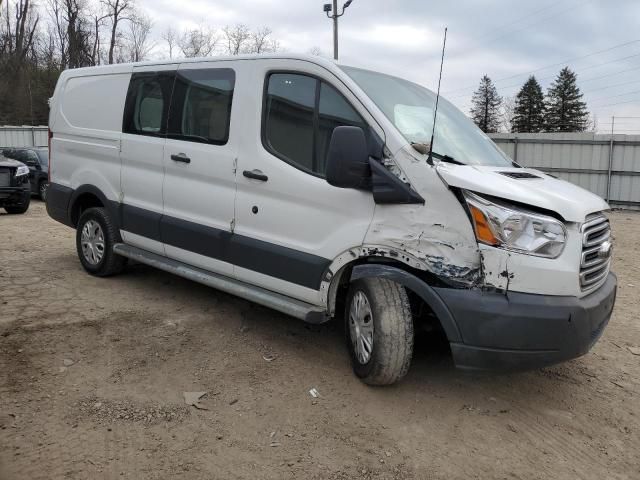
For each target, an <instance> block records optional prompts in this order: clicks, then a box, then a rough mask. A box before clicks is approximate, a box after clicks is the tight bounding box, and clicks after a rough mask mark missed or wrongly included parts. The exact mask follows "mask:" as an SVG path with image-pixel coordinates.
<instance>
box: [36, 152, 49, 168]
mask: <svg viewBox="0 0 640 480" xmlns="http://www.w3.org/2000/svg"><path fill="white" fill-rule="evenodd" d="M35 152H36V155H38V158H39V159H40V164H41V165H44V166H47V165H49V151H48V150H36V151H35Z"/></svg>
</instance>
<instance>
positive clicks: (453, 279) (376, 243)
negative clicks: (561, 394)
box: [47, 54, 616, 384]
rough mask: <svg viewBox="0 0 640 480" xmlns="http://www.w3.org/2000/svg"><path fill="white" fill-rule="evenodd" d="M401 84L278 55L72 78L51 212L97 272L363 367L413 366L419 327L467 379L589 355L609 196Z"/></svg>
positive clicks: (377, 380)
mask: <svg viewBox="0 0 640 480" xmlns="http://www.w3.org/2000/svg"><path fill="white" fill-rule="evenodd" d="M434 105H435V95H434V94H433V93H432V92H431V91H429V90H427V89H425V88H423V87H421V86H419V85H416V84H414V83H411V82H408V81H406V80H403V79H401V78H396V77H393V76H388V75H384V74H381V73H376V72H373V71H368V70H360V69H356V68H350V67H345V66H340V65H336V64H334V63H332V62H329V61H325V60H322V59H320V58H317V57H307V56H296V55H288V54H287V55H276V56H260V57H233V58H215V59H211V58H208V59H183V60H174V61H167V62H155V63H141V64H128V65H113V66H105V67H96V68H83V69H77V70H67V71H65V72H64V73H63V74H62V75H61V76H60V79H59V81H58V84H57V86H56V90H55V94H54V96H53V98H52V102H51V116H50V122H49V128H50V150H51V153H50V187H49V194H48V199H47V209H48V212H49V214H50V216H51V217H53V218H54V219H56V220H58V221H60V222H62V223H64V224H66V225H69V226H71V227H73V228H75V229H76V230H77V242H76V243H77V245H76V246H77V251H78V256H79V257H80V262H81V263H82V265H83V267H84V268H85V269H86V270H87V271H88V272H89V273H91V274H93V275H98V276H106V275H112V274H115V273H117V272H119V271H121V270H122V268H123V266H124V265H125V261H126V259H127V258H128V259H133V260H135V261H138V262H142V263H145V264H148V265H152V266H154V267H157V268H159V269H162V270H165V271H168V272H172V273H175V274H177V275H181V276H183V277H186V278H189V279H192V280H194V281H197V282H201V283H204V284H207V285H210V286H213V287H215V288H217V289H219V290H223V291H225V292H229V293H232V294H235V295H238V296H240V297H243V298H246V299H249V300H252V301H254V302H257V303H259V304H262V305H266V306H268V307H271V308H273V309H275V310H279V311H281V312H284V313H286V314H289V315H292V316H294V317H298V318H301V319H303V320H306V321H308V322H313V323H321V322H325V321H327V320H329V319H330V318H332V317H334V316H336V317H338V318H340V319H342V318H344V322H345V332H346V338H347V345H348V348H349V352H350V354H351V358H352V363H353V367H354V370H355V373H356V374H357V375H358V376H359V377H360V378H362V379H363V381H365V382H367V383H369V384H389V383H393V382H395V381H397V380H398V379H400V378H401V377H402V376H403V375H405V374H406V372H407V370H408V368H409V364H410V361H411V357H412V353H413V338H414V329H417V328H422V327H423V326H425V325H427V326H430V327H432V328H433V327H435V328H438V329H441V331H442V332H443V333H444V334H445V335H446V337H447V339H448V341H449V343H450V345H451V352H452V355H453V360H454V362H455V364H456V365H457V366H458V367H461V368H467V369H526V368H535V367H539V366H543V365H548V364H552V363H556V362H560V361H564V360H567V359H571V358H575V357H577V356H580V355H583V354H584V353H586V352H587V351H588V350H589V349H590V347H591V346H592V345H593V344H594V343H595V342H596V341H597V339H598V338H599V337H600V335H601V334H602V331H603V329H604V327H605V325H606V324H607V322H608V320H609V317H610V315H611V311H612V309H613V305H614V301H615V295H616V277H615V276H614V275H613V274H612V273H610V272H609V267H610V261H611V237H610V229H609V221H608V220H607V217H606V216H605V215H604V214H603V212H604V211H606V210H607V209H608V205H607V204H606V203H605V202H604V201H603V200H602V199H601V198H599V197H597V196H595V195H593V194H591V193H589V192H587V191H585V190H582V189H580V188H578V187H576V186H574V185H572V184H569V183H567V182H564V181H562V180H558V179H556V178H555V177H552V176H550V175H546V174H544V173H542V172H540V171H536V170H532V169H527V168H522V167H520V166H519V165H518V164H516V163H514V162H513V161H512V160H511V159H509V158H507V157H506V156H505V155H503V154H502V153H501V152H500V150H499V149H498V148H497V147H496V146H495V145H494V144H493V142H492V141H491V140H490V139H489V138H488V137H486V136H485V135H484V134H483V133H482V132H481V131H480V130H478V129H477V128H476V127H475V126H474V125H473V123H471V122H470V121H469V120H468V119H467V118H466V117H465V115H464V114H462V113H461V112H460V111H458V110H457V109H456V108H455V107H453V106H452V105H451V104H450V103H448V102H446V101H443V100H441V101H440V107H439V111H438V121H437V126H436V132H435V141H434V145H433V154H432V156H429V155H428V154H427V153H426V152H427V151H428V145H426V143H428V142H429V139H430V137H431V129H432V124H433V113H434V112H433V109H434Z"/></svg>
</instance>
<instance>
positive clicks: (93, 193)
mask: <svg viewBox="0 0 640 480" xmlns="http://www.w3.org/2000/svg"><path fill="white" fill-rule="evenodd" d="M113 203H114V202H111V201H109V199H108V198H107V196H106V195H105V194H104V193H103V192H102V191H101V190H100V189H99V188H98V187H96V186H94V185H81V186H79V187H78V188H76V189H75V190H74V192H73V194H72V195H71V200H70V202H69V222H70V224H71V225H72V226H73V227H74V228H75V227H76V226H77V225H78V220H79V219H80V215H82V212H83V211H85V210H86V209H87V208H92V207H102V208H106V209H107V211H108V213H109V215H110V217H111V219H112V221H113V222H114V223H115V225H116V227H117V226H118V225H119V223H120V222H119V216H118V209H117V208H115V207H114V205H113Z"/></svg>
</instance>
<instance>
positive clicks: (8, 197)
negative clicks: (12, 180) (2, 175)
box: [0, 183, 31, 207]
mask: <svg viewBox="0 0 640 480" xmlns="http://www.w3.org/2000/svg"><path fill="white" fill-rule="evenodd" d="M30 196H31V187H30V186H29V184H28V183H26V184H24V185H20V186H18V187H0V207H9V206H12V205H22V204H23V203H24V202H26V201H27V199H28V198H29V197H30Z"/></svg>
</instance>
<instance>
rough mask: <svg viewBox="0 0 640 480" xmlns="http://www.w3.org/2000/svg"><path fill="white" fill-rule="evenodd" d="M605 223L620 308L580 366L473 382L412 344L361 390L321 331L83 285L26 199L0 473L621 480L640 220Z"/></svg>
mask: <svg viewBox="0 0 640 480" xmlns="http://www.w3.org/2000/svg"><path fill="white" fill-rule="evenodd" d="M611 218H612V222H613V227H614V235H615V262H614V264H615V267H614V270H615V272H616V273H617V274H618V278H619V284H620V287H619V290H618V302H617V305H616V308H615V312H614V315H613V319H612V321H611V323H610V325H609V327H608V328H607V330H606V331H605V333H604V336H603V338H602V339H601V340H600V342H599V343H597V344H596V346H595V347H594V348H593V350H592V351H591V352H590V353H589V354H588V355H586V356H584V357H582V358H580V359H577V360H574V361H572V362H569V363H565V364H563V365H559V366H555V367H552V368H545V369H543V370H539V371H534V372H530V373H524V374H517V375H515V374H513V375H490V376H487V375H471V374H466V373H463V372H459V371H457V370H456V369H455V368H454V367H453V365H452V362H451V358H450V354H449V352H448V350H447V348H446V345H443V344H442V342H438V341H436V340H434V339H430V338H419V339H418V340H417V344H416V354H415V358H414V362H413V366H412V368H411V371H410V373H409V375H408V377H407V378H406V379H405V380H404V381H403V382H401V383H400V384H398V385H396V386H393V387H387V388H371V387H367V386H365V385H363V384H361V383H360V382H359V381H358V380H357V379H356V378H355V377H354V376H353V374H352V373H351V369H350V366H349V362H348V357H347V353H346V349H345V347H344V340H343V336H342V328H341V326H340V325H339V324H338V322H331V323H329V324H327V325H324V326H321V327H317V326H315V327H312V326H309V325H305V324H304V323H302V322H300V321H298V320H295V319H292V318H289V317H286V316H284V315H281V314H278V313H276V312H274V311H271V310H268V309H266V308H262V307H258V306H255V305H252V304H250V303H248V302H245V301H243V300H239V299H236V298H234V297H231V296H229V295H225V294H222V293H220V292H217V291H215V290H212V289H209V288H207V287H204V286H201V285H198V284H195V283H192V282H189V281H187V280H183V279H180V278H177V277H174V276H171V275H169V274H165V273H162V272H160V271H156V270H153V269H151V268H148V267H146V266H141V265H134V266H130V267H129V268H128V270H127V271H126V272H125V273H124V274H122V275H120V276H117V277H114V278H109V279H98V278H93V277H91V276H89V275H87V274H86V273H84V271H83V270H82V268H81V266H80V263H79V261H78V260H77V257H76V253H75V246H74V231H73V230H71V229H69V228H67V227H64V226H62V225H60V224H57V223H55V222H54V221H53V220H51V219H49V217H48V216H47V215H46V212H45V209H44V205H43V204H42V203H41V202H38V201H35V200H34V202H33V203H32V207H31V209H30V210H29V212H28V213H27V214H26V215H23V216H20V215H18V216H8V215H0V479H2V480H5V479H11V480H13V479H39V478H46V479H58V478H70V479H88V478H91V479H93V478H132V479H167V478H185V479H233V478H254V479H255V478H259V479H262V478H265V479H287V478H296V479H297V478H305V479H349V478H363V479H380V478H388V479H465V480H466V479H476V478H477V479H493V478H500V479H526V480H530V479H543V478H545V479H546V478H550V479H551V478H552V479H554V480H557V479H638V478H640V376H639V374H640V356H638V355H634V354H633V353H632V350H634V347H639V348H640V322H639V321H638V310H639V306H640V295H639V294H638V292H640V250H639V249H638V243H637V242H638V238H639V237H640V214H636V213H629V212H616V213H613V214H612V215H611ZM629 347H631V349H630V348H629ZM636 353H638V352H637V351H636ZM311 388H316V389H317V390H318V392H319V394H320V396H319V397H318V398H313V397H312V396H311V395H310V394H309V390H310V389H311ZM194 391H196V392H207V393H206V395H205V396H204V397H203V398H202V400H201V406H202V407H203V408H205V409H197V408H195V407H192V406H187V405H185V402H184V398H183V392H194Z"/></svg>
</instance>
